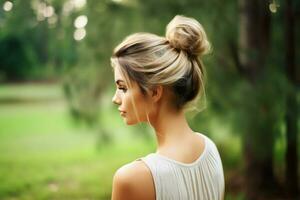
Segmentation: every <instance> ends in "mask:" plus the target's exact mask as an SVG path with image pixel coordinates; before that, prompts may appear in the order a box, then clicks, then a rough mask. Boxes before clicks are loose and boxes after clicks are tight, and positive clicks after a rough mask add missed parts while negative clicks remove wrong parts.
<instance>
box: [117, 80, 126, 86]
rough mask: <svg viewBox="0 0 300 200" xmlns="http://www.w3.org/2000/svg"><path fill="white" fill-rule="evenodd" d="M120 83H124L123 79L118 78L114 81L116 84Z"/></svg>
mask: <svg viewBox="0 0 300 200" xmlns="http://www.w3.org/2000/svg"><path fill="white" fill-rule="evenodd" d="M120 83H124V81H123V80H120V79H118V80H117V81H116V84H117V85H119V84H120Z"/></svg>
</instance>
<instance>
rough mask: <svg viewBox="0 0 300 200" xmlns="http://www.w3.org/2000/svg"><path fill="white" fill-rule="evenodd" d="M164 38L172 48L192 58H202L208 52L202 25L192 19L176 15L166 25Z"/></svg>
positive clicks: (207, 42)
mask: <svg viewBox="0 0 300 200" xmlns="http://www.w3.org/2000/svg"><path fill="white" fill-rule="evenodd" d="M166 38H167V40H168V41H169V43H170V45H171V46H172V47H173V48H175V49H177V50H183V51H186V52H187V53H188V54H190V55H193V56H202V55H205V54H206V53H208V52H209V51H210V43H209V41H208V40H207V36H206V33H205V31H204V29H203V27H202V25H201V24H200V23H199V22H198V21H197V20H195V19H193V18H189V17H185V16H180V15H176V16H175V17H174V18H173V19H172V20H171V21H170V23H169V24H168V25H167V29H166Z"/></svg>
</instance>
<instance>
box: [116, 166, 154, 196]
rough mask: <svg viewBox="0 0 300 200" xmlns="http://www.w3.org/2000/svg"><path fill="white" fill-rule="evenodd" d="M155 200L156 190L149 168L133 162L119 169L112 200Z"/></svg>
mask: <svg viewBox="0 0 300 200" xmlns="http://www.w3.org/2000/svg"><path fill="white" fill-rule="evenodd" d="M129 199H130V200H137V199H143V200H155V188H154V183H153V179H152V175H151V172H150V170H149V168H148V167H147V166H146V164H145V163H144V162H143V161H133V162H131V163H129V164H126V165H124V166H122V167H121V168H119V169H118V170H117V171H116V173H115V175H114V178H113V189H112V200H129Z"/></svg>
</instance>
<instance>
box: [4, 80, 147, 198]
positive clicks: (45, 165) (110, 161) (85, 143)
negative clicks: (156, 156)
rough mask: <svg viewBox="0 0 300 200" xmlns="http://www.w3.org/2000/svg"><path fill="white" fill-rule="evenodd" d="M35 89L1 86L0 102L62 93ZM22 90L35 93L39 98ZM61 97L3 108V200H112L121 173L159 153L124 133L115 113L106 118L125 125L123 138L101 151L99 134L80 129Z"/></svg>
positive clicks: (118, 130)
mask: <svg viewBox="0 0 300 200" xmlns="http://www.w3.org/2000/svg"><path fill="white" fill-rule="evenodd" d="M35 87H36V86H35V85H26V86H21V87H20V88H19V90H18V88H16V86H12V90H10V89H9V86H5V88H4V89H5V91H4V89H3V88H1V87H0V99H1V98H2V99H3V98H7V97H8V96H9V97H13V98H15V99H16V98H19V99H23V98H29V99H31V98H39V99H41V96H43V97H45V96H46V97H47V96H48V95H49V94H51V95H52V97H53V95H54V96H55V95H57V94H58V93H59V92H55V90H57V91H59V86H58V85H56V86H53V85H51V86H50V87H49V88H47V87H45V86H43V89H40V87H39V86H38V89H37V90H36V92H37V93H39V92H41V91H42V92H43V93H44V94H34V91H35V89H36V88H35ZM55 88H56V89H55ZM47 90H49V93H47ZM20 91H22V92H24V91H30V93H31V94H30V95H32V96H33V97H32V96H30V95H29V96H26V95H27V94H26V95H25V96H26V97H24V94H23V93H21V92H20ZM55 99H56V100H55V101H53V102H51V101H50V102H49V101H45V102H44V103H43V102H35V103H30V102H26V103H17V104H15V103H13V104H10V103H7V102H6V103H5V104H0V180H1V182H0V199H110V194H111V183H112V177H113V174H114V172H115V171H116V169H118V168H119V167H120V166H121V165H123V164H125V163H127V162H130V161H133V160H134V159H136V158H137V157H138V156H143V155H145V154H147V153H148V152H150V151H151V149H153V145H151V144H149V143H145V141H143V140H142V139H135V140H132V138H130V135H129V134H128V133H129V131H122V130H123V128H124V127H123V125H122V121H121V120H120V119H119V118H117V117H116V116H114V115H116V113H114V112H113V111H110V112H108V111H106V112H108V113H107V115H106V116H108V118H109V120H110V122H111V121H112V120H113V119H116V122H112V124H120V125H119V126H114V127H113V128H114V129H113V130H111V134H112V135H113V136H114V135H116V134H122V135H120V137H117V139H116V140H115V144H114V145H105V146H103V147H101V148H99V145H97V140H98V135H97V132H95V131H91V130H89V129H87V128H85V127H82V126H75V127H74V124H73V123H72V120H71V118H70V116H69V114H68V110H67V106H66V103H65V102H64V100H63V98H62V96H61V95H60V96H59V95H57V96H55ZM111 115H112V116H111ZM109 120H108V119H105V121H109ZM106 126H107V127H109V125H106ZM124 138H127V140H126V139H125V140H124ZM121 141H122V142H121Z"/></svg>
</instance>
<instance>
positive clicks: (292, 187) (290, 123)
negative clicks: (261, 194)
mask: <svg viewBox="0 0 300 200" xmlns="http://www.w3.org/2000/svg"><path fill="white" fill-rule="evenodd" d="M284 6H285V36H284V37H285V65H286V66H285V70H286V76H287V79H288V81H289V86H288V88H287V90H288V91H287V99H286V140H287V150H286V169H285V178H286V189H287V194H288V195H289V197H291V198H296V197H297V195H298V186H299V183H298V181H299V179H298V146H297V141H298V136H297V134H298V127H297V120H298V103H297V88H296V87H297V84H298V85H299V79H297V70H296V59H295V48H296V47H295V46H296V42H295V28H294V27H295V6H296V5H295V2H294V1H293V0H287V1H285V5H284Z"/></svg>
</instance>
